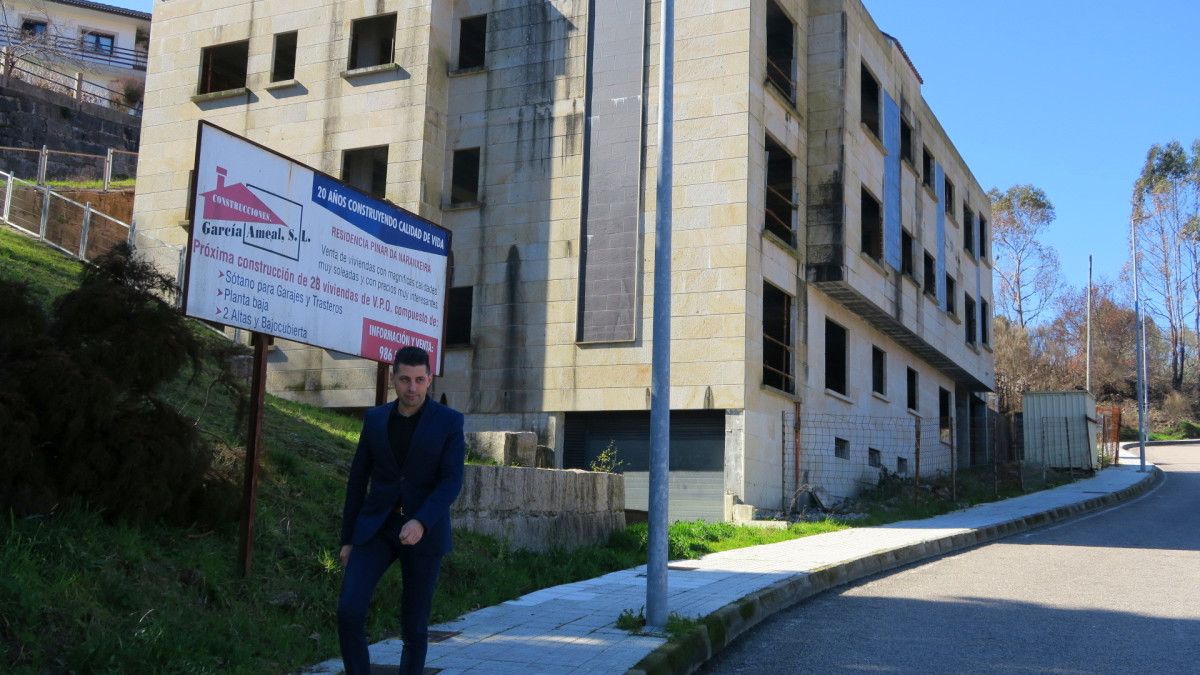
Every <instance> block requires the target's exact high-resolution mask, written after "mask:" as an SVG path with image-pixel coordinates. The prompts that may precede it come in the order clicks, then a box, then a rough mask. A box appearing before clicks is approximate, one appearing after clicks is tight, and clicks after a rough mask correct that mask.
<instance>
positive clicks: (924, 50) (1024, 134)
mask: <svg viewBox="0 0 1200 675" xmlns="http://www.w3.org/2000/svg"><path fill="white" fill-rule="evenodd" d="M864 1H865V4H866V6H867V9H868V10H869V11H870V12H871V15H872V16H873V17H874V18H875V22H876V23H877V24H878V25H879V28H880V29H881V30H884V31H886V32H888V33H890V34H892V35H893V36H895V37H896V38H897V39H899V40H900V42H901V44H903V45H904V49H905V51H907V52H908V55H909V57H910V58H911V59H912V60H913V63H914V64H915V65H916V67H917V70H918V71H919V72H920V73H921V76H922V77H923V78H924V80H925V85H924V87H923V92H924V96H925V100H926V101H927V102H928V103H929V105H930V107H931V108H932V109H933V111H934V114H936V115H937V116H938V119H939V120H941V122H942V126H943V127H945V129H946V132H947V133H948V134H949V135H950V138H951V140H953V141H954V144H955V145H956V146H957V147H958V149H959V151H960V152H961V154H962V156H963V158H964V159H965V160H966V162H967V164H968V165H969V166H970V167H971V169H972V170H973V171H974V173H975V176H976V178H977V179H978V180H979V183H980V184H981V185H982V186H983V187H984V189H985V190H986V189H988V188H991V187H999V188H1000V189H1001V190H1003V189H1005V188H1007V187H1008V186H1011V185H1015V184H1018V183H1033V184H1034V185H1037V186H1039V187H1041V188H1042V189H1044V190H1045V191H1046V193H1047V195H1048V196H1049V197H1050V200H1051V201H1052V202H1053V203H1054V205H1055V207H1056V209H1057V213H1058V219H1057V221H1055V223H1054V224H1053V225H1052V226H1051V231H1050V234H1049V236H1048V238H1047V239H1048V242H1049V243H1050V244H1052V245H1053V246H1054V247H1055V248H1056V249H1057V250H1058V252H1059V257H1060V259H1061V261H1062V267H1063V273H1064V275H1065V276H1066V278H1067V280H1068V281H1069V282H1070V283H1072V284H1074V285H1076V286H1082V285H1083V284H1085V283H1086V282H1087V257H1088V254H1089V253H1091V254H1093V255H1094V256H1095V269H1096V275H1097V277H1099V276H1100V275H1105V276H1108V277H1109V278H1112V279H1115V278H1116V277H1117V275H1118V273H1119V271H1120V267H1121V266H1122V265H1123V264H1124V263H1125V261H1126V260H1127V259H1128V257H1129V254H1128V251H1129V245H1128V241H1129V236H1128V232H1129V212H1130V207H1129V198H1130V194H1131V192H1132V188H1133V181H1134V180H1135V179H1136V178H1137V175H1138V173H1139V172H1140V170H1141V167H1142V163H1143V162H1144V161H1145V158H1146V151H1147V150H1148V149H1149V148H1150V146H1151V145H1152V144H1154V143H1165V142H1168V141H1171V140H1179V141H1180V142H1182V143H1184V145H1185V146H1189V145H1190V144H1191V142H1192V140H1193V139H1195V138H1200V68H1198V66H1200V59H1197V56H1196V46H1195V45H1196V37H1195V35H1196V33H1195V31H1196V28H1197V26H1200V2H1194V1H1193V0H1144V1H1142V2H1128V1H1127V0H1036V1H1035V0H970V1H969V2H966V1H961V0H864Z"/></svg>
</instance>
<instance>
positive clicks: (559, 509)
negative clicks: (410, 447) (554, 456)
mask: <svg viewBox="0 0 1200 675" xmlns="http://www.w3.org/2000/svg"><path fill="white" fill-rule="evenodd" d="M451 518H453V520H454V526H455V528H457V529H462V530H467V531H470V532H477V533H479V534H485V535H488V536H491V537H496V538H498V539H503V540H506V541H507V542H508V543H509V545H511V546H512V547H513V548H514V549H524V550H530V551H545V550H549V549H552V548H556V547H558V548H563V549H574V548H579V547H581V546H589V545H602V544H604V543H606V542H607V541H608V538H609V536H610V535H611V534H612V533H613V532H615V531H617V530H621V529H624V528H625V483H624V480H623V477H622V476H621V475H620V474H611V473H599V472H594V471H580V470H577V469H572V470H556V469H533V468H525V467H510V466H477V465H468V466H467V467H466V471H465V473H464V477H463V489H462V493H461V494H460V495H459V497H458V500H457V501H455V502H454V505H453V506H452V507H451Z"/></svg>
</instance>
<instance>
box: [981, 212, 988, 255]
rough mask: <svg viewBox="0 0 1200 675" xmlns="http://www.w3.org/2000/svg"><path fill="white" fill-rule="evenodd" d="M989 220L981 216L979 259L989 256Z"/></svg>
mask: <svg viewBox="0 0 1200 675" xmlns="http://www.w3.org/2000/svg"><path fill="white" fill-rule="evenodd" d="M987 226H988V222H987V218H984V217H983V214H982V213H981V214H979V257H980V259H983V258H986V257H987V256H988V238H987V237H988V233H987Z"/></svg>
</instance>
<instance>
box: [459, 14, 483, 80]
mask: <svg viewBox="0 0 1200 675" xmlns="http://www.w3.org/2000/svg"><path fill="white" fill-rule="evenodd" d="M487 20H488V18H487V14H481V15H479V16H472V17H467V18H465V19H463V20H462V21H460V22H459V24H458V68H459V70H465V69H467V68H482V67H483V64H484V59H485V57H486V55H487Z"/></svg>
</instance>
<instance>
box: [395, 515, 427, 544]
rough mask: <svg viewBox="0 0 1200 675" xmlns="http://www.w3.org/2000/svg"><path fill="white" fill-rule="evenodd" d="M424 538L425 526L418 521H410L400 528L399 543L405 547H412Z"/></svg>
mask: <svg viewBox="0 0 1200 675" xmlns="http://www.w3.org/2000/svg"><path fill="white" fill-rule="evenodd" d="M424 536H425V526H424V525H422V524H421V521H419V520H410V521H408V522H407V523H405V524H404V527H401V528H400V543H401V544H404V545H406V546H412V545H413V544H415V543H417V542H418V541H421V537H424Z"/></svg>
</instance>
